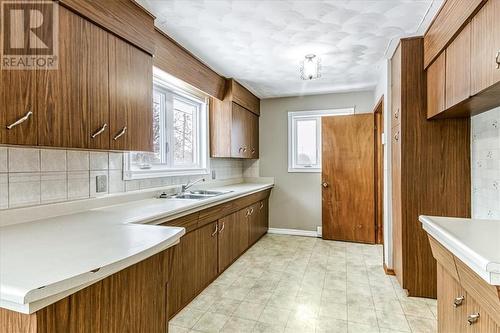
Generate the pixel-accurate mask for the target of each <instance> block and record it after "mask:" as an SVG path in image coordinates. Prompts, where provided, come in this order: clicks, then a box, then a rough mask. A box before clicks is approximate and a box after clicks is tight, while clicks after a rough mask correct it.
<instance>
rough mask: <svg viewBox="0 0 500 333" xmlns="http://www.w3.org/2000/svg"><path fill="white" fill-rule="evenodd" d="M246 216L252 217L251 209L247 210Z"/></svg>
mask: <svg viewBox="0 0 500 333" xmlns="http://www.w3.org/2000/svg"><path fill="white" fill-rule="evenodd" d="M245 216H246V217H249V216H250V209H247V212H246V213H245Z"/></svg>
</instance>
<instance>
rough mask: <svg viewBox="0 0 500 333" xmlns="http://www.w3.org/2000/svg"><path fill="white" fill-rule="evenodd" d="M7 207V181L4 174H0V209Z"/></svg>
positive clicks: (6, 176)
mask: <svg viewBox="0 0 500 333" xmlns="http://www.w3.org/2000/svg"><path fill="white" fill-rule="evenodd" d="M8 207H9V181H8V175H7V174H6V173H0V209H6V208H8Z"/></svg>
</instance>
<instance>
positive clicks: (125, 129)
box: [113, 126, 127, 141]
mask: <svg viewBox="0 0 500 333" xmlns="http://www.w3.org/2000/svg"><path fill="white" fill-rule="evenodd" d="M126 132H127V126H125V127H124V128H122V130H121V131H120V133H118V134H117V135H116V136H115V137H114V138H113V140H115V141H116V140H118V139H119V138H120V137H121V136H123V135H124V134H125V133H126Z"/></svg>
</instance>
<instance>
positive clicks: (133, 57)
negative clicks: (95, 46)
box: [109, 36, 153, 151]
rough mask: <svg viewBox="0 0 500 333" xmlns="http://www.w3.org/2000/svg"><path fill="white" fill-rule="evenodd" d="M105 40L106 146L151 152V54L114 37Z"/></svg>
mask: <svg viewBox="0 0 500 333" xmlns="http://www.w3.org/2000/svg"><path fill="white" fill-rule="evenodd" d="M109 39H110V42H109V110H110V133H111V144H110V148H111V149H113V150H132V151H152V150H153V136H152V135H153V105H152V103H153V102H152V91H153V81H152V78H153V73H152V71H153V63H152V57H151V56H150V55H148V54H147V53H145V52H143V51H141V50H139V49H137V48H135V47H134V46H132V45H130V44H128V43H126V42H124V41H123V40H121V39H119V38H117V37H114V36H109Z"/></svg>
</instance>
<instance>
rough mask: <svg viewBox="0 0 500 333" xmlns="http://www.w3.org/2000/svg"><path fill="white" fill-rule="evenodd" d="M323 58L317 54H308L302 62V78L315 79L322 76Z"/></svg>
mask: <svg viewBox="0 0 500 333" xmlns="http://www.w3.org/2000/svg"><path fill="white" fill-rule="evenodd" d="M320 71H321V60H320V59H319V58H318V57H317V56H316V55H315V54H308V55H306V56H305V59H304V60H302V62H301V64H300V77H301V78H302V80H314V79H319V78H320V77H321V73H320Z"/></svg>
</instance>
